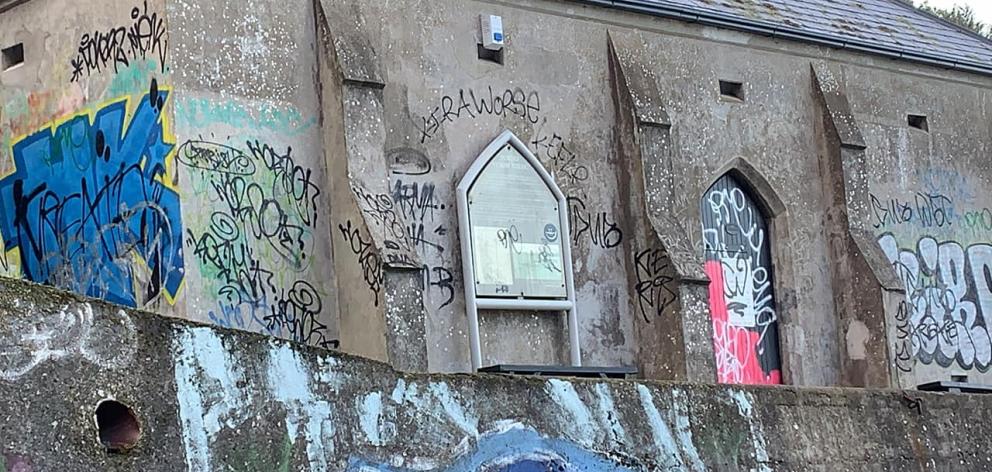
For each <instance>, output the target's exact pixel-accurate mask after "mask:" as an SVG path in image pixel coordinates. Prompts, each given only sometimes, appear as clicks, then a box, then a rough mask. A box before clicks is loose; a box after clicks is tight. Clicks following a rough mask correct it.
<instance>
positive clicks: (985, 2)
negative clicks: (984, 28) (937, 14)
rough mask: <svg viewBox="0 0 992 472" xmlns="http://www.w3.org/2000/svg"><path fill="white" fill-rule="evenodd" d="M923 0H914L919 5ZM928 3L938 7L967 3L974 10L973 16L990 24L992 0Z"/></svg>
mask: <svg viewBox="0 0 992 472" xmlns="http://www.w3.org/2000/svg"><path fill="white" fill-rule="evenodd" d="M922 3H923V0H916V4H917V5H920V4H922ZM927 3H929V4H930V5H933V6H935V7H938V8H951V7H953V6H954V5H962V6H964V5H967V6H969V7H971V9H972V10H975V16H977V17H978V19H979V20H980V21H982V22H985V23H988V24H992V0H928V2H927Z"/></svg>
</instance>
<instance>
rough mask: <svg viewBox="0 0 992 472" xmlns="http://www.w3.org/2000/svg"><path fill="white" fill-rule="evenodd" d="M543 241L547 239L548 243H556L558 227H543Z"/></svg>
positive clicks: (550, 225)
mask: <svg viewBox="0 0 992 472" xmlns="http://www.w3.org/2000/svg"><path fill="white" fill-rule="evenodd" d="M544 239H547V240H548V242H552V243H553V242H555V241H557V240H558V227H557V226H555V225H553V224H551V223H548V224H546V225H544Z"/></svg>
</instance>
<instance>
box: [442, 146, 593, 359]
mask: <svg viewBox="0 0 992 472" xmlns="http://www.w3.org/2000/svg"><path fill="white" fill-rule="evenodd" d="M458 219H459V236H460V237H461V248H462V269H463V270H462V272H463V274H464V279H465V300H466V303H465V305H466V311H467V312H468V316H469V321H470V322H469V331H470V333H469V334H470V337H471V339H470V341H471V351H472V366H473V368H474V369H476V370H478V369H479V368H480V367H481V357H482V354H481V352H480V350H481V347H480V341H479V320H478V316H479V314H478V312H479V310H480V309H493V310H534V311H564V312H567V313H568V326H569V344H570V348H571V349H570V351H571V361H572V365H575V366H580V365H581V356H580V353H579V346H578V343H579V339H578V318H577V316H578V315H577V313H576V310H575V286H574V282H573V280H572V255H571V248H570V247H569V236H568V235H569V228H568V206H567V203H566V200H565V195H564V194H563V193H562V192H561V190H560V189H559V188H558V186H557V185H556V184H555V182H554V179H553V178H552V177H551V175H550V174H549V173H548V171H547V170H546V169H544V166H542V165H541V163H540V161H538V159H537V158H536V157H534V155H533V154H532V153H531V152H530V150H528V149H527V147H526V146H525V145H524V144H523V143H522V142H521V141H520V140H519V139H518V138H517V137H516V136H514V135H513V133H511V132H509V131H505V132H503V134H501V135H500V136H499V137H498V138H496V140H494V141H493V142H492V143H490V144H489V146H487V147H486V149H485V150H484V151H483V152H482V154H480V155H479V157H478V158H477V159H476V160H475V162H474V163H473V164H472V166H471V167H470V168H469V170H468V172H466V174H465V176H464V177H463V178H462V181H461V182H460V183H459V185H458Z"/></svg>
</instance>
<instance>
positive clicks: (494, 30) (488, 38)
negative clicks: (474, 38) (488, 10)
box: [479, 15, 504, 51]
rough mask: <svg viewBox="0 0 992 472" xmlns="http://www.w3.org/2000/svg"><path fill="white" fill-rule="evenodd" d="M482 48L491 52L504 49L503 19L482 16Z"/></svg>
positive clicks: (480, 18)
mask: <svg viewBox="0 0 992 472" xmlns="http://www.w3.org/2000/svg"><path fill="white" fill-rule="evenodd" d="M479 21H480V22H481V23H482V47H484V48H486V49H488V50H490V51H499V50H500V49H503V44H504V43H503V18H502V17H499V16H496V15H482V16H480V17H479Z"/></svg>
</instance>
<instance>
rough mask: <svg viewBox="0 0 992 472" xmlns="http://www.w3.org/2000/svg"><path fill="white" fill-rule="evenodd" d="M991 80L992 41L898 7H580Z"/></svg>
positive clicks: (616, 3)
mask: <svg viewBox="0 0 992 472" xmlns="http://www.w3.org/2000/svg"><path fill="white" fill-rule="evenodd" d="M578 1H580V2H584V3H593V4H598V5H601V6H608V7H613V8H621V9H626V10H634V11H639V12H642V13H648V14H653V15H658V16H665V17H669V18H675V19H679V20H683V21H690V22H698V23H704V24H709V25H713V26H719V27H726V28H731V29H738V30H744V31H749V32H752V33H757V34H764V35H770V36H776V37H783V38H788V39H794V40H799V41H805V42H812V43H817V44H823V45H828V46H832V47H838V48H847V49H856V50H860V51H864V52H868V53H874V54H881V55H885V56H888V57H893V58H898V59H904V60H910V61H916V62H924V63H929V64H932V65H937V66H941V67H948V68H954V69H963V70H969V71H971V72H979V73H982V74H989V75H992V41H989V40H987V39H985V38H982V37H981V36H979V35H977V34H974V33H972V32H971V31H968V30H966V29H964V28H960V27H957V26H956V25H953V24H951V23H949V22H946V21H944V20H942V19H940V18H937V17H935V16H933V15H930V14H927V13H924V12H921V11H919V10H917V9H916V8H914V7H913V6H912V5H908V4H906V3H904V2H902V1H900V0H578Z"/></svg>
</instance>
